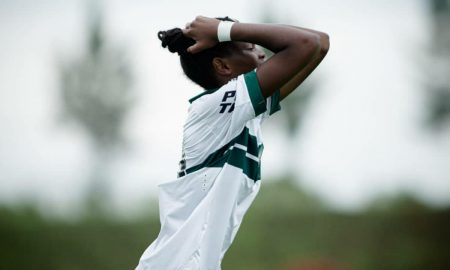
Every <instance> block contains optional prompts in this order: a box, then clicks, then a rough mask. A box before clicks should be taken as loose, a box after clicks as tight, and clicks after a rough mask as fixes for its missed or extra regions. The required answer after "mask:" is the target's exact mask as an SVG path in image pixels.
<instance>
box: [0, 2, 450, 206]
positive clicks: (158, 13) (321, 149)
mask: <svg viewBox="0 0 450 270" xmlns="http://www.w3.org/2000/svg"><path fill="white" fill-rule="evenodd" d="M85 3H86V2H85V1H82V0H70V1H68V0H66V1H58V0H45V1H39V2H36V1H31V0H14V1H13V0H3V1H0V59H1V61H0V127H1V132H0V202H6V203H12V202H17V201H20V200H24V199H26V200H32V201H35V202H37V203H38V205H40V206H41V207H43V208H46V209H50V210H55V211H65V210H66V209H70V208H71V207H73V206H74V205H76V203H77V202H78V200H79V198H80V196H81V194H82V192H83V189H85V188H86V184H87V183H86V181H87V176H88V171H89V169H90V167H89V165H90V159H91V154H92V152H91V150H90V145H89V139H88V138H87V137H86V135H85V134H84V132H83V131H82V130H80V129H79V128H77V127H76V126H66V127H65V128H63V127H60V126H58V125H57V115H58V106H59V105H60V104H59V100H58V84H59V82H58V68H57V67H58V66H57V65H58V61H59V60H60V59H71V58H72V57H76V56H77V55H81V54H82V50H83V49H84V42H85V31H86V12H85ZM187 3H189V4H187ZM267 3H272V1H267ZM424 3H425V2H424V1H420V0H389V1H388V0H379V1H369V0H364V1H357V0H346V1H337V0H335V1H333V0H326V1H312V0H310V1H294V0H292V1H289V0H283V1H281V0H280V1H278V2H277V4H276V5H275V4H264V2H262V1H256V0H248V1H238V0H229V1H226V2H213V1H207V0H198V1H189V2H186V1H169V0H165V1H144V0H129V1H125V0H120V1H119V0H111V1H103V6H104V8H105V9H104V12H105V13H104V16H105V21H104V22H105V31H106V36H107V38H108V40H109V41H110V42H111V43H112V44H115V45H117V46H121V47H123V48H124V49H125V50H126V51H127V55H128V57H129V60H130V63H131V64H132V71H133V73H134V76H135V82H134V90H135V92H136V93H137V94H136V95H137V97H138V103H137V104H136V107H135V108H134V109H133V110H132V112H131V113H130V114H129V117H128V122H127V123H126V127H125V130H126V133H127V136H128V138H129V141H130V142H131V144H132V149H133V151H131V152H129V153H127V154H125V153H123V154H122V155H121V156H120V157H118V158H117V159H116V161H115V162H114V164H112V168H113V169H112V171H111V177H112V181H111V189H112V191H113V194H114V198H115V202H116V204H117V208H118V209H124V210H127V211H129V210H131V209H134V207H135V206H136V205H138V204H141V203H142V202H143V201H145V200H146V199H147V198H148V196H149V195H156V190H157V184H158V183H161V182H164V181H169V180H172V179H173V178H174V177H175V175H176V171H177V166H178V161H179V158H180V154H181V137H182V126H183V123H184V120H185V117H186V112H187V108H188V102H187V100H188V99H189V98H190V97H192V96H194V95H196V94H198V93H199V92H200V91H201V89H199V88H198V87H197V86H195V85H194V84H192V83H190V82H188V81H187V80H186V78H185V77H184V76H183V75H182V71H181V69H180V67H179V63H178V59H177V57H176V56H175V55H173V54H170V53H169V52H168V51H166V50H163V49H161V48H160V44H159V40H158V39H157V38H156V33H157V31H158V30H163V29H168V28H172V27H175V26H183V25H184V24H185V23H186V22H188V21H190V20H192V19H193V18H194V17H195V16H196V15H199V14H203V15H207V16H224V15H229V16H231V17H234V18H238V19H239V20H240V21H243V22H254V21H255V20H258V18H259V17H260V16H261V15H262V14H263V13H264V11H263V8H264V7H266V6H269V8H270V9H271V10H272V11H273V12H274V15H275V17H274V18H275V19H276V20H277V22H279V23H289V24H297V25H301V26H305V27H310V28H315V29H318V30H322V31H325V32H327V33H329V35H330V37H331V49H330V52H329V54H328V56H327V57H326V59H325V60H324V62H323V63H322V64H321V66H320V67H319V68H318V69H317V71H316V72H315V73H314V74H313V76H312V78H311V79H313V80H315V81H316V83H317V85H318V86H319V88H320V89H318V91H317V94H316V95H315V96H314V98H313V100H312V104H311V106H310V109H309V111H308V113H307V115H306V119H305V123H304V126H303V129H302V133H301V134H300V136H298V137H297V138H296V139H295V140H294V141H287V138H286V135H285V133H283V132H282V131H280V130H279V129H280V128H278V125H277V124H278V123H277V122H281V121H283V117H282V115H281V114H279V115H278V116H275V117H273V119H270V121H269V122H268V123H266V126H265V127H264V128H263V129H264V131H265V134H264V135H265V152H264V155H263V166H262V167H263V180H262V181H265V179H271V178H276V177H278V176H280V175H282V174H283V173H285V172H286V169H287V168H286V165H285V163H286V158H285V156H286V152H289V156H290V157H291V158H295V161H294V163H293V164H294V165H295V167H296V168H297V169H298V170H297V171H296V174H297V176H298V177H299V178H301V179H302V180H301V184H302V185H303V187H305V188H307V189H309V190H311V191H313V192H315V193H318V194H320V195H321V196H322V197H323V198H324V199H325V200H327V201H329V202H330V203H332V204H333V205H335V206H336V207H338V208H344V209H355V208H358V207H360V206H362V205H363V204H364V203H366V202H367V201H368V200H370V199H371V198H373V196H375V195H377V194H380V193H384V194H392V193H395V192H397V191H405V190H406V191H411V192H414V193H415V194H418V195H419V196H420V197H422V198H424V199H426V200H427V201H429V202H432V203H435V204H448V203H449V202H450V179H449V176H448V175H449V174H450V166H448V164H450V138H449V136H448V135H449V134H450V133H448V132H447V133H443V134H441V135H430V134H429V133H427V132H425V131H424V130H423V129H422V127H421V125H422V123H421V121H422V118H423V115H424V112H425V110H426V108H425V105H426V103H425V102H424V90H423V89H422V88H421V87H422V86H423V85H424V81H425V79H426V78H425V77H424V76H422V75H421V74H422V73H421V72H422V70H423V69H424V67H421V66H422V65H424V63H425V62H426V53H425V49H426V48H427V46H428V45H429V44H428V43H427V40H428V39H429V38H430V35H429V33H428V32H429V22H428V18H427V16H428V15H427V10H426V8H425V6H424Z"/></svg>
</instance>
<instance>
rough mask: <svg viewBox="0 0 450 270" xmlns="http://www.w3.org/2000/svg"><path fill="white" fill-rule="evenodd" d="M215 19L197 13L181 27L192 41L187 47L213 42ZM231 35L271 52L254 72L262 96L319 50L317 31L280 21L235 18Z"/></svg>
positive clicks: (195, 48) (202, 46)
mask: <svg viewBox="0 0 450 270" xmlns="http://www.w3.org/2000/svg"><path fill="white" fill-rule="evenodd" d="M219 22H220V21H219V20H217V19H212V18H207V17H203V16H198V17H197V18H196V19H195V20H194V21H193V22H192V23H191V24H190V27H189V29H185V30H183V31H184V33H185V34H186V35H188V36H190V37H191V38H193V39H194V40H195V41H196V44H194V45H193V46H192V47H190V48H189V49H188V51H189V52H190V53H196V52H199V51H201V50H204V49H207V48H210V47H213V46H214V45H216V44H217V42H218V41H217V26H218V24H219ZM231 39H232V40H233V41H244V42H249V43H254V44H258V45H261V46H262V47H264V48H267V49H269V50H271V51H272V52H274V55H273V56H272V57H271V58H270V59H269V60H267V61H266V62H265V63H264V64H262V65H261V66H259V67H258V70H257V72H256V73H257V78H258V81H259V85H260V88H261V92H262V95H263V96H264V97H269V96H271V95H272V94H273V93H274V92H275V91H276V90H278V89H280V88H281V87H282V86H283V85H285V84H286V83H288V82H289V81H290V80H291V79H292V78H293V77H294V76H295V75H296V74H298V73H299V72H300V71H301V70H302V69H304V68H305V67H306V66H307V65H308V63H310V61H311V59H312V58H313V57H314V55H316V54H317V53H318V52H319V51H320V37H319V35H318V34H316V33H313V32H310V31H306V30H304V29H299V28H294V27H290V26H284V25H274V24H253V23H239V22H236V23H235V24H234V25H233V27H232V29H231Z"/></svg>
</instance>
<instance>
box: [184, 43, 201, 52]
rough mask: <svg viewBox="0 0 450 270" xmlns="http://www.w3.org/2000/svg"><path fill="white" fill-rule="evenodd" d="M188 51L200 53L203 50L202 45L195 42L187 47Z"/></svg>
mask: <svg viewBox="0 0 450 270" xmlns="http://www.w3.org/2000/svg"><path fill="white" fill-rule="evenodd" d="M187 51H188V52H189V53H192V54H196V53H198V52H199V51H201V47H200V45H199V44H198V43H195V44H194V45H192V46H191V47H189V48H187Z"/></svg>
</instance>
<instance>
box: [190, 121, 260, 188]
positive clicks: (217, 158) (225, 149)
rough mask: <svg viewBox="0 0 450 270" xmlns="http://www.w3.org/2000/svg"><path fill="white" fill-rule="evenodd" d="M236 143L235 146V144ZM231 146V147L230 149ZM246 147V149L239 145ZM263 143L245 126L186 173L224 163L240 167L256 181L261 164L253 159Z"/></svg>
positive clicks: (257, 156)
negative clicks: (258, 141) (259, 142)
mask: <svg viewBox="0 0 450 270" xmlns="http://www.w3.org/2000/svg"><path fill="white" fill-rule="evenodd" d="M236 145H237V146H236ZM232 146H233V148H232V149H230V148H231V147H232ZM242 146H244V147H246V148H247V151H246V150H244V149H241V148H239V147H242ZM263 148H264V147H263V145H262V144H261V145H259V146H258V143H257V140H256V137H255V136H252V135H250V134H249V130H248V128H247V127H245V128H244V130H243V131H242V132H241V133H240V134H239V135H238V136H236V137H235V138H234V139H232V140H231V141H230V142H228V143H227V144H226V145H224V146H222V147H221V148H220V149H218V150H216V151H215V152H214V153H212V154H210V155H209V156H208V157H207V158H206V159H205V161H203V162H202V163H200V164H198V165H195V166H193V167H190V168H188V169H186V174H189V173H192V172H195V171H198V170H200V169H203V168H206V167H223V166H224V165H225V163H228V164H230V165H233V166H235V167H238V168H241V169H242V171H243V172H244V174H246V175H247V176H248V177H249V178H250V179H252V180H254V181H257V180H259V179H261V165H260V162H258V161H256V160H255V159H259V158H260V157H261V154H262V151H263Z"/></svg>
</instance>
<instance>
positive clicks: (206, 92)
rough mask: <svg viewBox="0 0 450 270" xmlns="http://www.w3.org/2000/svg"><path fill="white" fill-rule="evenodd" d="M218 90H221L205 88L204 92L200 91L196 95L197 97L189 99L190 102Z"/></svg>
mask: <svg viewBox="0 0 450 270" xmlns="http://www.w3.org/2000/svg"><path fill="white" fill-rule="evenodd" d="M217 90H219V88H214V89H208V90H205V91H204V92H203V93H200V94H198V95H196V96H195V97H193V98H191V99H189V103H192V102H194V100H196V99H198V98H199V97H201V96H203V95H207V94H212V93H214V92H216V91H217Z"/></svg>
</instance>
